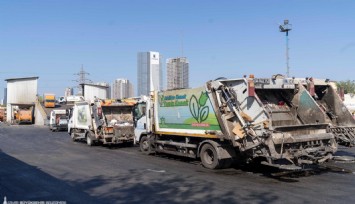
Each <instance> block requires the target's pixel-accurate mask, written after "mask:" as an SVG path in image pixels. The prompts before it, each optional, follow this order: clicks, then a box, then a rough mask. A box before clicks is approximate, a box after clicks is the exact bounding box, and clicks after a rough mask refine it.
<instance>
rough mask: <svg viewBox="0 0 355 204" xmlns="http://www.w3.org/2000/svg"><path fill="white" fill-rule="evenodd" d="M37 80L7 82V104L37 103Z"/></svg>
mask: <svg viewBox="0 0 355 204" xmlns="http://www.w3.org/2000/svg"><path fill="white" fill-rule="evenodd" d="M37 81H38V80H37V79H32V80H19V81H17V80H14V81H8V82H7V103H19V104H33V103H35V102H36V95H37V86H38V85H37Z"/></svg>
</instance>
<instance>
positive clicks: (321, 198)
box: [0, 125, 355, 203]
mask: <svg viewBox="0 0 355 204" xmlns="http://www.w3.org/2000/svg"><path fill="white" fill-rule="evenodd" d="M339 154H346V155H352V156H354V155H355V149H345V148H344V149H340V151H339ZM336 165H337V166H342V167H345V168H346V169H347V170H350V171H355V164H354V163H351V164H349V163H348V164H336ZM259 168H260V167H259ZM268 175H269V171H267V170H265V169H257V170H256V171H255V172H250V171H248V170H247V169H245V168H241V167H235V168H230V169H224V170H208V169H205V168H203V167H202V166H201V165H200V164H199V162H197V161H194V160H187V159H179V158H176V157H169V156H165V155H159V156H146V155H143V154H141V153H140V152H139V150H138V148H137V147H116V148H108V147H101V146H97V147H88V146H86V144H84V143H74V142H72V141H71V140H70V138H69V136H68V135H67V133H65V132H54V133H53V132H50V131H49V130H48V129H47V128H43V127H35V126H12V127H9V126H4V125H0V202H2V199H3V197H4V196H6V197H7V200H8V201H20V200H25V201H29V200H31V201H66V202H67V203H355V196H354V192H355V174H353V173H344V172H339V171H335V170H333V171H321V172H317V173H311V174H308V175H302V176H298V177H295V176H287V177H281V178H275V177H271V176H268Z"/></svg>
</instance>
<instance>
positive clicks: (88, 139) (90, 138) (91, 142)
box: [86, 132, 94, 146]
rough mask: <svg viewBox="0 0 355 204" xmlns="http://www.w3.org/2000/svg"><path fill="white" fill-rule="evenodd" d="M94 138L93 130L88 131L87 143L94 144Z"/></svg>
mask: <svg viewBox="0 0 355 204" xmlns="http://www.w3.org/2000/svg"><path fill="white" fill-rule="evenodd" d="M92 138H93V136H92V133H91V132H88V133H87V134H86V144H87V145H88V146H94V140H93V139H92Z"/></svg>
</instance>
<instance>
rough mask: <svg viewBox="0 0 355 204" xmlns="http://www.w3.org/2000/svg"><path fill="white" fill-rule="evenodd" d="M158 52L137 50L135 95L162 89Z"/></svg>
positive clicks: (160, 64) (161, 72)
mask: <svg viewBox="0 0 355 204" xmlns="http://www.w3.org/2000/svg"><path fill="white" fill-rule="evenodd" d="M161 59H162V58H161V55H159V52H139V53H138V55H137V82H138V83H137V84H138V86H137V95H138V96H140V95H148V94H149V92H150V91H153V90H157V91H158V90H162V89H163V68H162V63H161V61H162V60H161Z"/></svg>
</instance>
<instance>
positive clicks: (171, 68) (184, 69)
mask: <svg viewBox="0 0 355 204" xmlns="http://www.w3.org/2000/svg"><path fill="white" fill-rule="evenodd" d="M166 75H167V89H168V90H169V89H183V88H189V61H188V60H187V58H186V57H178V58H170V59H167V60H166Z"/></svg>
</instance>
